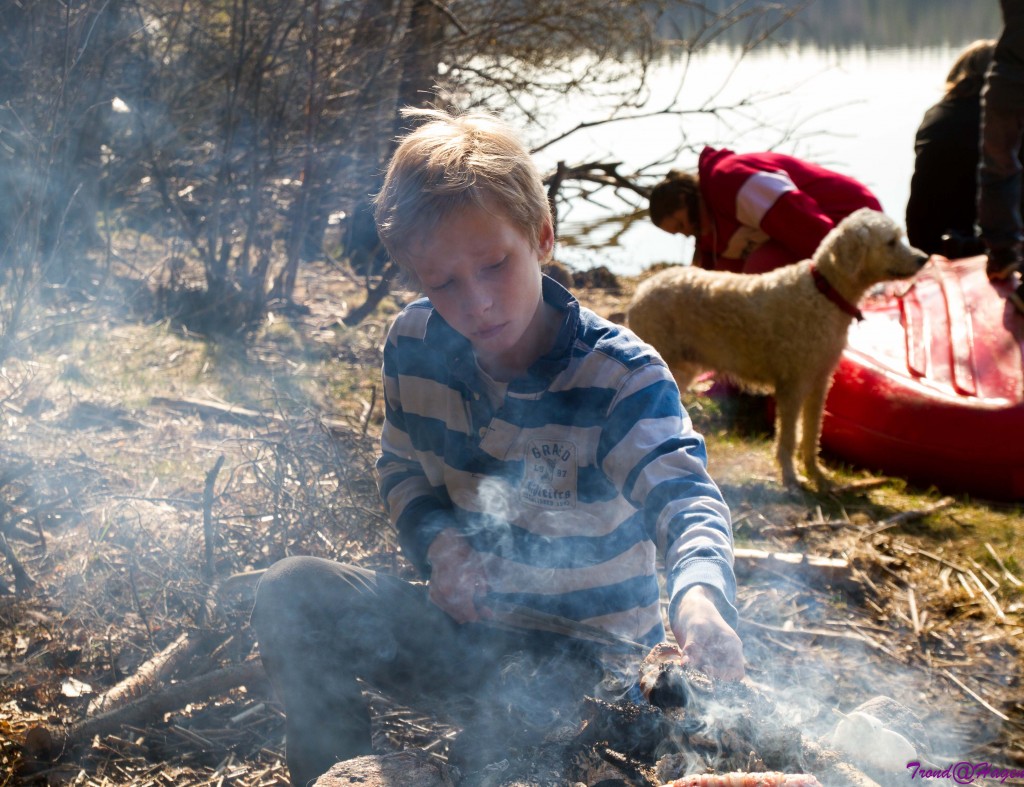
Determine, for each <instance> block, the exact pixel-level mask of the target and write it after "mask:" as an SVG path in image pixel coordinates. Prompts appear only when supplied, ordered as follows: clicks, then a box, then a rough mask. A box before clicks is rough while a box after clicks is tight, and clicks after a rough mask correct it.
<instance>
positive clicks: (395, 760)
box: [313, 751, 455, 787]
mask: <svg viewBox="0 0 1024 787" xmlns="http://www.w3.org/2000/svg"><path fill="white" fill-rule="evenodd" d="M396 784H401V785H406V786H407V787H454V784H455V782H453V781H452V778H451V775H450V774H449V772H448V768H447V767H446V766H445V765H444V764H442V763H440V762H438V761H436V760H434V759H432V758H431V757H429V756H427V755H425V754H422V753H420V752H415V751H400V752H393V753H391V754H370V755H366V756H364V757H355V758H353V759H351V760H345V761H344V762H338V763H335V764H334V765H333V766H331V769H330V770H329V771H327V773H325V774H324V775H323V776H321V777H320V778H319V779H317V780H316V782H315V784H314V785H313V787H352V785H359V787H394V785H396Z"/></svg>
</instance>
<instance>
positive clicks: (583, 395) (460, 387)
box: [377, 277, 736, 645]
mask: <svg viewBox="0 0 1024 787" xmlns="http://www.w3.org/2000/svg"><path fill="white" fill-rule="evenodd" d="M543 294H544V299H545V301H547V302H548V303H549V304H551V305H553V306H555V307H556V308H558V309H559V310H560V311H561V313H562V314H563V315H564V319H563V322H562V324H561V328H560V330H559V334H558V336H557V338H556V339H555V343H554V346H553V348H552V350H551V351H550V352H549V353H548V354H546V355H545V356H543V357H542V358H540V359H539V360H538V361H536V362H535V363H534V364H533V365H532V366H531V367H530V369H529V371H528V373H527V374H526V375H524V376H523V377H521V378H517V379H515V380H513V381H511V382H510V383H509V385H508V387H507V389H506V391H505V395H504V399H503V400H502V401H500V402H498V403H494V402H492V400H491V398H490V397H488V396H487V394H486V389H485V387H484V385H483V384H482V382H481V379H480V375H481V372H480V370H479V368H478V366H477V364H476V362H475V357H474V355H473V351H472V347H471V345H470V343H469V341H468V340H467V339H465V338H464V337H463V336H461V335H460V334H459V333H457V332H456V331H455V330H454V329H452V328H451V326H449V325H448V324H447V323H446V322H445V321H444V319H443V318H442V317H441V315H440V314H438V313H437V312H436V311H435V310H434V309H433V307H432V306H431V304H430V302H429V301H428V300H427V299H425V298H424V299H421V300H418V301H416V302H415V303H412V304H410V305H409V306H407V307H406V308H405V310H404V311H402V313H401V314H400V315H399V316H398V317H397V318H396V320H395V322H394V324H393V325H392V327H391V330H390V332H389V335H388V339H387V344H386V346H385V349H384V371H383V376H384V391H385V412H386V420H385V423H384V429H383V434H382V437H381V449H382V451H381V456H380V459H379V460H378V462H377V469H378V475H379V484H380V491H381V496H382V497H383V499H384V502H385V505H386V507H387V510H388V513H389V516H390V518H391V521H392V522H393V523H394V524H395V526H396V528H397V530H398V534H399V540H400V543H401V545H402V548H403V550H404V552H405V554H406V556H407V557H408V558H409V559H410V560H411V561H412V562H413V563H414V564H415V565H416V566H417V568H418V569H419V570H420V571H421V572H422V573H423V575H424V576H429V565H428V564H427V558H426V554H427V549H428V547H429V546H430V544H431V542H432V541H433V539H434V537H435V536H436V535H437V534H438V533H439V532H440V531H441V530H443V529H445V528H448V527H454V528H456V529H457V530H458V531H459V532H460V533H461V534H462V535H463V536H464V537H465V538H467V539H468V540H469V542H470V544H471V545H472V546H473V548H474V549H475V550H476V551H477V552H478V553H480V554H481V556H482V557H483V559H484V561H485V565H486V571H487V579H488V587H489V589H490V593H491V598H494V599H495V600H499V601H506V602H512V603H515V604H520V605H523V606H527V607H531V608H534V609H538V610H541V611H543V612H548V613H553V614H557V615H561V616H563V617H568V618H572V619H574V620H578V621H583V622H586V623H588V624H591V625H594V626H599V627H601V628H603V629H605V630H607V631H609V632H612V633H614V634H617V635H619V636H623V637H626V638H628V639H632V640H635V641H638V642H642V643H645V644H650V645H653V644H655V643H657V642H660V641H662V640H663V639H664V637H665V630H664V626H663V623H662V616H661V614H660V607H659V585H658V577H657V570H656V560H657V557H658V556H659V554H660V555H661V556H663V557H664V560H665V566H666V580H667V590H668V595H669V598H670V599H676V598H677V597H681V595H682V593H683V592H684V591H685V590H686V589H687V588H689V587H690V586H692V585H694V584H697V583H701V584H705V585H709V586H711V587H712V588H715V589H716V590H717V591H718V592H719V594H720V595H721V598H722V599H724V600H725V602H726V604H725V605H724V606H725V608H723V609H722V610H721V611H722V614H723V616H724V617H725V619H726V621H727V622H729V623H730V625H733V626H735V624H736V611H735V608H734V607H733V606H732V604H733V599H734V598H735V577H734V574H733V568H732V559H733V553H732V529H731V523H730V518H729V509H728V506H727V505H726V503H725V502H724V500H723V499H722V495H721V493H720V491H719V489H718V487H717V486H716V485H715V484H714V482H713V481H712V480H711V478H710V477H709V476H708V473H707V454H706V451H705V446H704V441H703V439H702V438H701V436H700V435H699V434H697V433H696V432H695V431H694V430H693V428H692V424H691V422H690V419H689V417H688V416H687V414H686V413H685V411H684V410H683V408H682V405H681V403H680V401H679V389H678V388H677V387H676V384H675V382H674V380H673V379H672V376H671V374H670V373H669V371H668V369H667V368H666V366H665V363H664V362H663V361H662V360H661V358H660V357H659V356H658V354H657V353H656V351H655V350H654V349H653V348H652V347H650V346H649V345H647V344H644V343H643V342H641V341H640V340H639V339H638V338H637V337H636V336H635V335H634V334H633V333H631V332H630V331H628V330H626V329H624V328H622V327H620V326H618V325H615V324H614V323H611V322H608V321H607V320H604V319H602V318H601V317H599V316H597V315H596V314H594V313H593V312H592V311H590V310H589V309H585V308H581V307H580V305H579V303H578V302H577V301H576V299H575V298H574V297H573V296H572V295H571V294H570V293H569V292H567V291H566V290H565V289H563V288H562V287H561V286H559V285H558V284H557V283H555V282H554V281H552V280H551V279H549V278H547V277H545V279H544V287H543Z"/></svg>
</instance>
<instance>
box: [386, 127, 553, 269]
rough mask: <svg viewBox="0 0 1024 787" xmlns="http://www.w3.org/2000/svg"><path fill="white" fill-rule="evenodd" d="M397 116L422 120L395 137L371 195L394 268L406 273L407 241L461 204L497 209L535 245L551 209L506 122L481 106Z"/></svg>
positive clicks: (534, 169) (424, 232)
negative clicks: (378, 186)
mask: <svg viewBox="0 0 1024 787" xmlns="http://www.w3.org/2000/svg"><path fill="white" fill-rule="evenodd" d="M402 115H403V117H412V118H418V119H422V120H424V121H426V122H425V123H423V124H422V125H420V126H419V127H417V128H415V129H414V130H413V131H411V132H409V133H408V134H407V135H406V136H405V137H403V138H402V140H401V142H400V143H399V145H398V148H397V149H396V150H395V153H394V155H393V156H392V157H391V161H390V163H389V164H388V169H387V173H386V174H385V176H384V185H383V186H382V187H381V190H380V193H378V194H377V196H376V197H375V198H374V206H375V209H374V220H375V221H376V223H377V233H378V235H380V239H381V242H382V243H383V244H384V247H385V248H386V249H387V250H388V254H390V255H391V258H392V259H393V260H395V262H397V263H398V264H399V266H401V267H402V268H403V269H404V270H406V272H410V271H409V266H408V264H407V263H406V261H405V260H406V259H407V256H408V253H409V249H410V247H411V245H412V244H413V243H414V242H422V239H423V238H424V237H426V236H427V235H428V234H429V233H431V232H432V231H433V230H434V229H436V228H437V226H438V224H439V223H440V222H441V221H442V220H444V219H445V218H447V217H448V216H450V215H452V214H453V213H455V212H457V211H460V210H464V209H466V208H467V207H478V208H483V209H484V210H487V211H490V212H492V213H497V214H500V215H501V216H502V217H503V218H505V219H506V220H507V221H509V222H510V223H511V224H512V225H513V226H515V227H516V228H517V229H519V230H520V231H521V232H522V233H523V234H524V235H525V236H526V237H527V238H529V239H530V242H531V243H532V244H533V247H534V248H535V249H540V245H541V233H542V232H543V230H544V228H545V226H550V225H551V208H550V206H549V204H548V199H547V194H546V193H545V190H544V184H543V182H542V179H541V176H540V172H539V171H538V170H537V166H536V164H535V163H534V161H533V159H532V158H531V157H530V154H529V152H527V150H526V148H525V147H524V146H523V144H522V142H520V141H519V138H518V137H517V136H516V134H515V133H514V132H513V131H512V129H511V128H510V127H509V126H507V125H506V124H505V123H503V122H502V121H501V120H499V119H498V118H496V117H495V116H493V115H490V114H487V113H485V112H469V113H465V114H453V113H448V112H444V111H441V110H434V109H405V110H403V111H402Z"/></svg>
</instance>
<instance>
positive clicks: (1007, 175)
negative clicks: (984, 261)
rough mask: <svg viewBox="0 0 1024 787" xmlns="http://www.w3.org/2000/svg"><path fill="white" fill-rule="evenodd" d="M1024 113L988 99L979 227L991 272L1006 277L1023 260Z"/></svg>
mask: <svg viewBox="0 0 1024 787" xmlns="http://www.w3.org/2000/svg"><path fill="white" fill-rule="evenodd" d="M1022 136H1024V116H1022V114H1021V112H1019V111H1014V110H1007V109H1004V108H1002V107H999V106H996V105H994V104H991V103H989V102H986V103H985V104H984V107H983V111H982V123H981V151H980V154H981V155H980V162H979V164H978V226H979V228H980V230H981V238H982V240H983V241H984V243H985V247H986V249H987V250H988V257H989V262H988V274H989V278H992V279H1005V278H1006V277H1008V276H1009V275H1010V274H1012V273H1013V271H1014V269H1016V268H1017V267H1018V266H1019V264H1020V262H1021V241H1022V240H1024V232H1022V223H1021V213H1020V205H1021V163H1020V151H1021V140H1022Z"/></svg>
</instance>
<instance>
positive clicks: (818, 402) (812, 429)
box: [800, 372, 832, 491]
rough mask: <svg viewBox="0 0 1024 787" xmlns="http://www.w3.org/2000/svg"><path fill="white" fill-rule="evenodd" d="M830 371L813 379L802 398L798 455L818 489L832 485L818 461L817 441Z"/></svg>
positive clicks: (824, 488) (830, 379) (819, 435)
mask: <svg viewBox="0 0 1024 787" xmlns="http://www.w3.org/2000/svg"><path fill="white" fill-rule="evenodd" d="M831 381H832V372H829V373H828V374H827V375H826V376H825V377H824V378H822V379H818V380H815V381H814V384H813V386H812V387H811V389H810V390H809V391H808V392H807V396H806V398H805V399H804V405H803V414H802V419H801V435H800V456H801V459H802V460H803V465H804V469H805V471H806V473H807V477H808V478H809V479H810V480H811V481H812V482H813V483H814V485H815V486H816V487H817V488H818V489H819V490H822V491H824V490H826V489H829V488H830V487H831V485H832V482H831V480H830V479H829V477H828V474H827V473H825V471H824V470H823V469H822V467H821V464H820V463H819V462H818V443H819V441H820V439H821V421H822V417H823V415H824V413H825V397H826V395H827V394H828V387H829V383H830V382H831Z"/></svg>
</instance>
